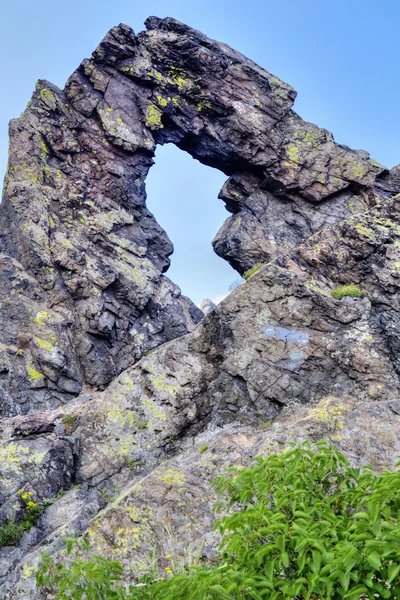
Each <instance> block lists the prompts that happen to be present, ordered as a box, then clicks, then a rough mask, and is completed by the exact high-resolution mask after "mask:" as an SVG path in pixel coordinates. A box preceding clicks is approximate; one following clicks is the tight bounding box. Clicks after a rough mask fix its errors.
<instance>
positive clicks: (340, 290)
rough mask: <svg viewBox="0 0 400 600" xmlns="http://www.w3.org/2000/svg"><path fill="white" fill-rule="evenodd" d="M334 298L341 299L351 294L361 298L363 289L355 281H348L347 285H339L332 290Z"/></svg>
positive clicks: (353, 296)
mask: <svg viewBox="0 0 400 600" xmlns="http://www.w3.org/2000/svg"><path fill="white" fill-rule="evenodd" d="M331 294H332V296H333V297H334V298H337V300H341V299H342V298H344V297H345V296H351V297H352V298H360V297H361V296H362V294H363V293H362V289H361V288H360V287H359V286H358V285H355V284H354V283H348V284H346V285H339V286H338V287H335V289H333V290H332V292H331Z"/></svg>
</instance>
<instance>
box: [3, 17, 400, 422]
mask: <svg viewBox="0 0 400 600" xmlns="http://www.w3.org/2000/svg"><path fill="white" fill-rule="evenodd" d="M146 25H147V31H145V32H143V33H140V34H139V35H138V36H136V35H135V34H134V32H133V31H132V30H131V29H130V28H129V27H127V26H125V25H120V26H118V27H115V28H114V29H112V30H111V31H110V33H109V34H108V35H107V36H106V37H105V39H104V40H103V42H102V43H101V44H100V46H99V47H98V48H97V50H96V51H95V53H94V54H93V57H92V59H91V60H84V61H83V62H82V64H81V65H80V67H79V68H78V69H77V70H76V71H75V73H74V74H73V75H72V76H71V78H70V79H69V80H68V82H67V84H66V86H65V89H64V90H63V91H61V90H59V89H57V88H55V87H54V86H53V85H51V84H49V83H47V82H45V81H39V82H38V84H37V86H36V91H35V93H34V95H33V97H32V100H31V102H30V104H29V107H28V108H27V110H26V111H25V112H24V114H23V115H22V116H21V117H20V118H19V119H17V120H15V121H13V122H12V123H11V126H10V161H9V166H8V174H7V177H6V181H5V187H4V196H3V203H2V205H1V216H0V222H1V223H2V235H1V244H0V248H1V249H2V250H3V252H4V253H6V254H10V255H11V256H12V257H13V258H14V259H17V260H18V261H20V263H21V264H22V265H23V267H24V268H25V269H26V271H27V272H28V273H29V276H30V277H33V278H34V279H35V280H36V283H35V286H36V288H37V289H38V293H41V294H42V295H41V299H40V301H41V303H45V304H46V308H45V309H42V311H41V312H44V313H46V314H47V315H50V317H49V318H47V319H44V318H41V317H40V316H39V317H37V312H35V310H36V307H32V306H30V300H28V299H25V298H24V299H23V298H19V303H21V301H22V300H26V302H24V307H25V308H24V311H25V312H27V311H28V313H30V315H29V320H28V322H25V323H24V324H23V325H22V323H19V326H20V327H19V333H18V335H17V336H16V335H15V331H14V330H12V331H10V332H9V334H10V335H9V337H10V338H13V339H14V340H15V343H14V346H15V345H16V341H17V339H18V338H22V339H21V342H18V343H20V344H21V345H19V346H18V347H17V348H16V351H17V352H18V351H23V352H24V359H21V356H22V355H21V354H20V357H19V359H18V360H14V358H13V356H10V353H11V354H12V352H13V351H14V348H12V349H11V350H10V348H9V344H8V343H7V342H6V346H7V352H8V355H9V356H8V358H7V361H8V362H7V368H8V375H7V379H8V381H9V382H10V383H9V385H5V384H4V385H3V387H4V391H3V399H2V412H3V414H13V413H15V412H17V411H22V412H27V411H28V410H30V409H32V408H36V407H39V408H40V407H41V408H45V407H50V406H55V405H57V404H60V403H61V402H63V399H65V398H66V397H68V394H70V395H72V396H73V395H76V394H77V393H79V391H80V390H81V389H82V386H83V385H85V384H86V385H89V386H91V387H94V388H102V387H104V386H106V385H107V384H108V383H109V382H110V381H111V380H112V378H113V377H115V376H116V375H117V374H118V373H119V372H121V371H122V370H123V369H125V368H127V367H128V366H129V365H131V364H133V363H134V362H135V361H136V360H138V359H139V358H140V357H141V356H143V354H145V353H146V351H148V350H150V349H152V348H154V347H156V346H158V345H160V344H161V343H163V342H165V341H168V340H170V339H173V338H175V337H178V336H180V335H183V334H184V333H187V332H188V331H190V330H192V329H193V326H194V325H195V324H196V323H197V322H198V321H199V320H200V318H201V316H202V315H201V313H200V311H199V310H198V309H197V308H196V307H195V306H194V305H193V304H192V303H191V302H190V301H189V300H188V299H186V298H184V297H182V296H181V295H180V290H179V288H177V286H175V285H174V284H173V283H172V282H170V281H169V280H168V279H167V278H166V277H164V276H163V275H162V273H163V272H164V271H165V270H166V269H167V268H168V266H169V256H170V254H171V252H172V244H171V242H170V240H169V239H168V237H167V235H166V234H165V232H164V231H163V230H162V229H161V228H160V227H159V225H158V224H157V222H156V221H155V219H154V217H153V215H151V213H149V211H148V210H147V208H146V203H145V200H146V193H145V186H144V181H145V178H146V175H147V173H148V170H149V168H150V166H151V164H152V158H151V157H152V156H153V153H154V148H155V146H156V144H165V143H169V142H173V143H175V144H177V145H178V146H179V147H180V148H182V149H184V150H186V151H188V152H190V153H191V154H192V156H194V157H195V158H197V159H199V160H200V161H202V162H203V163H205V164H208V165H212V166H214V167H217V168H220V169H222V170H223V171H224V172H225V173H227V174H228V175H230V178H229V180H228V182H227V183H226V185H225V186H224V188H223V189H222V191H221V194H220V197H221V198H222V199H223V200H224V201H225V202H226V205H227V208H228V210H229V211H231V212H232V213H233V215H232V217H230V218H229V219H228V220H227V221H226V223H225V224H224V225H223V227H222V228H221V230H220V231H219V232H218V233H217V235H216V237H215V239H214V242H213V244H214V248H215V250H216V252H217V253H218V254H219V255H220V256H222V257H224V258H226V259H227V260H228V261H229V262H230V263H231V264H232V265H233V266H234V267H235V268H237V269H238V270H239V271H240V272H243V271H244V270H245V269H248V268H250V267H251V266H252V265H253V264H254V263H255V262H260V261H261V262H267V261H268V260H270V259H271V258H274V257H276V256H277V255H279V254H280V253H282V251H283V250H285V249H290V248H292V247H294V246H296V245H298V244H299V243H300V242H302V241H304V240H305V239H307V238H308V237H309V236H310V235H311V234H313V233H315V232H316V231H317V230H319V229H320V228H321V227H324V226H326V225H329V224H332V223H335V222H337V221H339V220H341V219H343V218H345V217H346V216H349V215H350V214H352V213H353V212H355V213H356V212H359V211H360V210H363V209H366V208H367V207H369V206H373V205H374V204H376V203H377V202H378V201H379V198H382V197H385V195H386V196H387V195H390V192H389V190H390V189H392V188H393V185H392V184H393V183H395V181H397V180H396V178H395V177H394V178H392V179H390V178H389V176H388V174H387V172H386V171H385V170H384V167H382V166H381V165H379V164H377V163H376V162H374V161H372V160H370V159H369V155H368V154H367V153H366V152H363V151H352V150H350V149H349V148H346V147H343V146H339V145H337V144H335V143H334V141H333V138H332V136H331V135H330V134H329V133H328V132H327V131H325V130H321V129H318V128H317V127H316V126H315V125H312V124H310V123H305V122H304V121H302V119H301V118H300V117H298V116H297V115H296V114H295V113H294V112H293V111H292V109H291V107H292V104H293V101H294V99H295V95H296V94H295V92H294V90H293V89H292V88H291V87H290V86H288V85H287V84H285V83H283V82H282V81H280V80H279V79H278V78H277V77H275V76H273V75H271V74H270V73H268V72H267V71H265V70H264V69H262V68H260V67H259V66H257V65H256V64H254V63H253V62H251V61H250V60H248V59H247V58H245V57H244V56H242V55H241V54H239V53H238V52H235V51H234V50H232V49H230V48H229V47H228V46H226V45H224V44H221V43H219V42H214V41H212V40H209V39H208V38H206V37H205V36H204V35H203V34H201V33H199V32H197V31H195V30H193V29H190V28H189V27H186V26H185V25H182V24H181V23H179V22H177V21H174V20H173V19H164V20H160V19H157V18H154V17H151V18H150V19H148V21H147V23H146ZM392 180H393V181H392ZM391 186H392V187H391ZM21 277H26V276H25V275H22V272H21ZM14 283H15V282H14V281H12V282H10V283H8V284H7V287H10V286H11V287H12V286H14V289H13V292H15V293H17V294H19V290H18V289H17V290H16V289H15V285H14ZM39 290H40V292H39ZM39 312H40V311H39ZM10 318H11V315H8V314H6V316H5V319H6V320H7V321H10ZM32 320H33V322H34V323H35V325H34V326H32ZM40 322H41V323H42V327H44V330H43V329H40ZM36 325H38V326H39V330H38V331H36V330H37V329H38V328H37V327H36ZM6 335H8V331H7V327H6ZM38 340H39V341H38ZM24 371H25V372H24Z"/></svg>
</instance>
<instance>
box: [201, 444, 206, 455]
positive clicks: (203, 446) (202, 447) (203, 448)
mask: <svg viewBox="0 0 400 600" xmlns="http://www.w3.org/2000/svg"><path fill="white" fill-rule="evenodd" d="M207 450H208V446H207V444H202V445H201V446H200V448H199V452H200V454H204V452H207Z"/></svg>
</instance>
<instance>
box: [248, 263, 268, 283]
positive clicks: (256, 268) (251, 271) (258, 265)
mask: <svg viewBox="0 0 400 600" xmlns="http://www.w3.org/2000/svg"><path fill="white" fill-rule="evenodd" d="M264 266H265V263H256V264H255V265H253V266H252V267H251V269H248V270H247V271H245V272H244V273H243V279H245V280H246V281H247V280H248V279H250V277H251V276H252V275H254V273H257V271H259V270H260V269H262V267H264Z"/></svg>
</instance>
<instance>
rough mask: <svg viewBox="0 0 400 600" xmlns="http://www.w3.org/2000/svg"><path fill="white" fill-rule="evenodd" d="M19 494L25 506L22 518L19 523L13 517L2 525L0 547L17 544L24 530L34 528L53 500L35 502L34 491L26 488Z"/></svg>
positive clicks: (0, 527)
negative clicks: (28, 490) (27, 490)
mask: <svg viewBox="0 0 400 600" xmlns="http://www.w3.org/2000/svg"><path fill="white" fill-rule="evenodd" d="M18 495H19V498H20V501H21V503H22V506H23V515H22V519H21V521H20V522H19V523H17V522H15V518H12V519H10V520H9V521H8V522H7V523H5V524H4V525H1V526H0V548H2V547H3V546H15V544H17V543H18V542H19V540H20V539H21V536H22V534H23V533H24V531H29V530H30V529H32V527H33V526H34V525H36V523H37V521H38V519H39V518H40V517H41V516H42V514H43V513H44V511H45V510H46V508H47V507H48V506H49V505H50V504H52V502H53V500H44V501H43V502H39V503H36V502H33V500H32V492H25V491H24V490H19V492H18Z"/></svg>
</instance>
